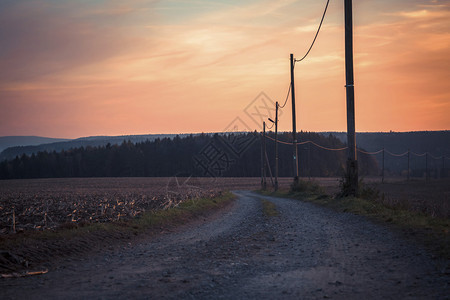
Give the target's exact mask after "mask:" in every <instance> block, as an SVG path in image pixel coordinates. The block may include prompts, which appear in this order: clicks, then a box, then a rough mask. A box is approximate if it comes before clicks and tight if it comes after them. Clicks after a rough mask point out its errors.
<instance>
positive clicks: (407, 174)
mask: <svg viewBox="0 0 450 300" xmlns="http://www.w3.org/2000/svg"><path fill="white" fill-rule="evenodd" d="M406 176H407V177H406V180H407V181H409V149H408V173H406Z"/></svg>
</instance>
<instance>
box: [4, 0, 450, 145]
mask: <svg viewBox="0 0 450 300" xmlns="http://www.w3.org/2000/svg"><path fill="white" fill-rule="evenodd" d="M353 2H354V3H353V10H354V63H355V70H354V71H355V97H356V130H357V131H389V130H394V131H415V130H448V129H450V117H449V116H450V84H449V79H450V0H449V1H440V0H396V1H387V0H378V1H372V0H355V1H353ZM325 3H326V1H325V0H323V1H317V0H297V1H293V0H270V1H269V0H268V1H256V0H246V1H237V0H232V1H225V0H221V1H206V0H205V1H202V0H166V1H156V0H155V1H146V0H131V1H119V0H98V1H87V0H71V1H68V0H66V1H64V0H2V1H1V2H0V41H1V45H0V136H5V135H39V136H49V137H64V138H76V137H81V136H91V135H121V134H144V133H190V132H217V131H223V130H224V129H226V128H227V126H228V125H229V124H230V122H232V121H233V120H235V118H236V117H240V118H242V119H243V120H244V121H245V117H246V115H245V113H244V110H245V108H246V107H247V106H248V105H249V104H250V103H251V102H252V101H253V100H254V99H255V97H257V96H258V95H259V94H260V93H261V92H264V93H265V94H266V95H267V96H268V97H269V98H271V99H272V100H273V101H279V102H284V99H285V97H286V92H287V88H288V84H289V80H290V75H289V54H290V53H294V55H295V57H297V58H299V57H301V56H303V54H304V53H305V52H306V50H307V49H308V47H309V45H310V43H311V41H312V38H313V37H314V34H315V30H316V28H317V25H318V23H319V21H320V18H321V15H322V12H323V9H324V6H325ZM343 19H344V14H343V1H342V0H339V1H337V0H331V1H330V5H329V8H328V13H327V15H326V17H325V21H324V24H323V27H322V30H321V32H320V34H319V37H318V40H317V42H316V45H315V47H314V48H313V49H312V51H311V53H310V54H309V56H308V57H307V59H305V60H304V61H303V62H300V63H297V64H296V68H295V77H296V78H295V79H296V80H295V87H296V98H297V102H296V106H297V129H298V130H307V131H345V130H346V115H345V108H346V104H345V88H344V85H345V69H344V32H343V22H344V21H343ZM245 122H246V123H247V125H248V126H249V127H251V128H250V129H259V128H258V126H260V125H259V124H255V123H252V122H251V121H249V120H246V121H245ZM280 130H283V131H284V130H291V105H290V103H288V104H287V105H286V107H285V108H284V109H283V114H282V115H281V117H280Z"/></svg>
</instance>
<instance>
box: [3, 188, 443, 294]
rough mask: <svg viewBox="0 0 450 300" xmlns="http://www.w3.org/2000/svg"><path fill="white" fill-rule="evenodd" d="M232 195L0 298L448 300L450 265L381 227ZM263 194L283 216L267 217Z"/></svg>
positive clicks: (15, 286) (17, 283)
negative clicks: (212, 208) (170, 227)
mask: <svg viewBox="0 0 450 300" xmlns="http://www.w3.org/2000/svg"><path fill="white" fill-rule="evenodd" d="M235 193H236V194H237V195H238V199H237V200H236V202H235V203H234V204H233V206H232V207H231V208H229V209H227V210H224V211H223V212H221V213H220V214H218V215H216V216H215V217H214V218H211V219H208V220H204V221H202V222H196V223H195V224H191V225H188V226H185V227H183V228H182V229H180V230H177V231H176V232H172V233H167V234H162V235H160V236H158V237H154V238H151V239H148V240H145V239H143V240H140V241H139V242H136V243H130V244H128V246H125V247H120V249H117V248H115V249H113V248H111V249H109V250H105V251H104V252H103V253H101V254H95V255H91V256H89V257H85V258H83V259H72V260H67V261H64V263H63V264H61V265H60V266H59V267H58V268H55V269H51V270H50V271H49V273H47V274H45V275H40V276H32V277H25V278H13V279H0V298H2V299H31V298H33V299H39V298H45V299H81V298H82V299H116V298H119V299H160V298H165V299H328V298H329V299H363V298H364V299H449V295H450V275H449V273H448V269H444V267H445V266H446V265H448V262H442V261H439V260H437V259H434V258H433V257H432V255H431V254H429V253H427V252H426V251H425V250H423V249H421V248H420V247H419V246H417V245H415V244H412V243H411V242H408V241H406V240H403V239H402V238H401V236H399V235H397V234H396V233H393V232H391V231H390V230H389V229H387V228H384V227H383V226H381V225H377V224H373V223H371V222H369V221H367V220H366V219H364V218H362V217H358V216H354V215H351V214H342V213H337V212H335V211H332V210H329V209H324V208H321V207H317V206H314V205H312V204H309V203H304V202H300V201H296V200H291V199H283V198H275V197H267V196H261V195H258V194H255V193H252V192H247V191H238V192H235ZM261 199H266V200H268V201H270V202H272V203H273V204H275V205H276V209H277V210H278V212H279V215H278V216H274V217H268V216H265V215H264V214H263V211H262V201H261Z"/></svg>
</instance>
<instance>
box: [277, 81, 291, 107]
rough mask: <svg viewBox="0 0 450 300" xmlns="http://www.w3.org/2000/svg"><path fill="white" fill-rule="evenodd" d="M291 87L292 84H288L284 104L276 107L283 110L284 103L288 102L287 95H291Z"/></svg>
mask: <svg viewBox="0 0 450 300" xmlns="http://www.w3.org/2000/svg"><path fill="white" fill-rule="evenodd" d="M291 87H292V84H290V83H289V89H288V92H287V95H286V100H285V101H284V104H283V105H282V106H280V105H278V107H279V108H284V107H285V106H286V103H287V101H288V98H289V95H290V94H291Z"/></svg>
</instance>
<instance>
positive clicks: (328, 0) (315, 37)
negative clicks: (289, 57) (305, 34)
mask: <svg viewBox="0 0 450 300" xmlns="http://www.w3.org/2000/svg"><path fill="white" fill-rule="evenodd" d="M329 3H330V0H327V5H325V10H324V12H323V15H322V20H320V24H319V28H317V32H316V35H315V36H314V40H313V41H312V43H311V46H310V47H309V49H308V52H306V54H305V55H304V56H303V57H302V58H301V59H296V60H294V63H296V62H300V61H302V60H304V59H305V58H306V57H307V56H308V54H309V52H310V51H311V49H312V47H313V46H314V43H315V42H316V39H317V36H318V35H319V31H320V28H321V27H322V23H323V19H324V18H325V14H326V13H327V8H328V4H329Z"/></svg>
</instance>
